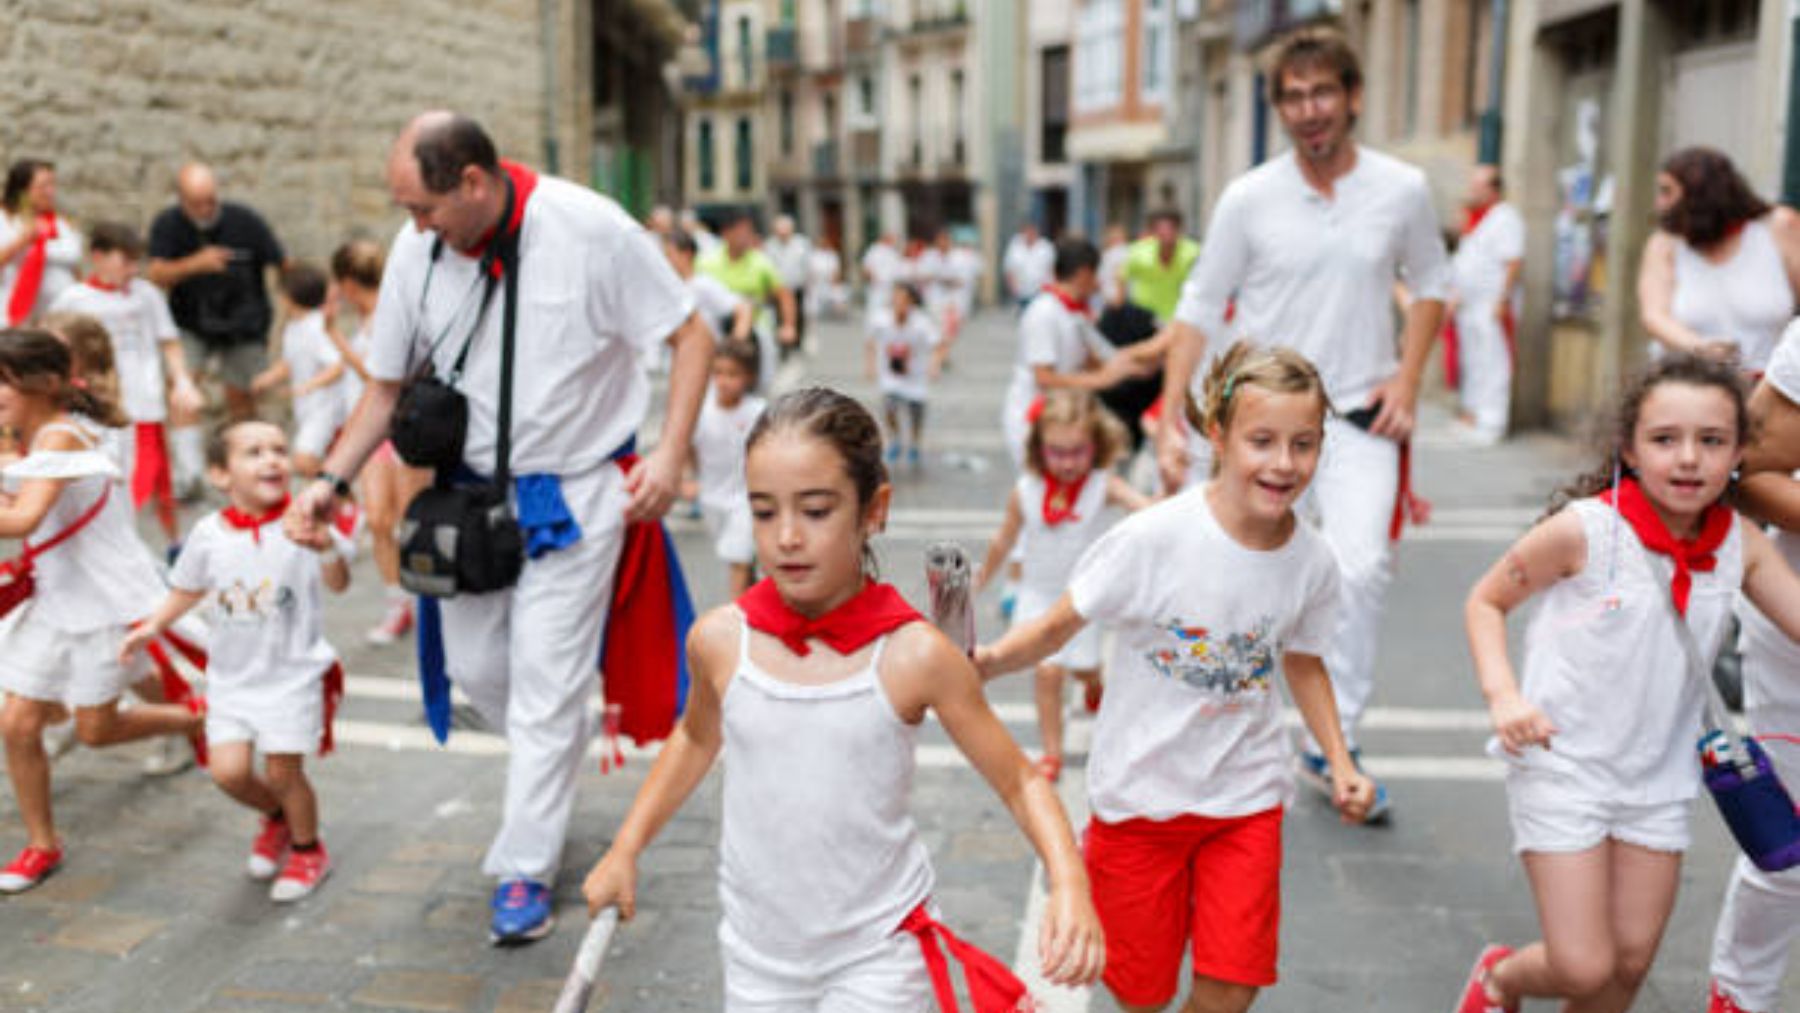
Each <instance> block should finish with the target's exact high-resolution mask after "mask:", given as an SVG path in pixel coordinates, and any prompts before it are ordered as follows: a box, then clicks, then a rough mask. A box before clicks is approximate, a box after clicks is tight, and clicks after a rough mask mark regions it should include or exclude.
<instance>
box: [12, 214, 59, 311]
mask: <svg viewBox="0 0 1800 1013" xmlns="http://www.w3.org/2000/svg"><path fill="white" fill-rule="evenodd" d="M33 225H35V226H36V228H37V230H38V232H37V236H36V238H34V239H32V241H31V245H30V246H28V247H26V248H25V256H24V258H23V259H22V260H20V261H19V276H18V277H17V278H15V279H14V280H13V290H12V298H10V299H8V300H7V301H6V324H7V326H8V327H17V326H18V325H19V324H20V323H21V322H23V321H24V319H25V318H26V317H28V316H30V315H31V308H32V307H33V306H36V305H37V297H38V290H39V289H40V288H42V287H43V284H44V265H45V264H46V263H47V262H48V261H49V250H48V247H49V246H50V240H52V239H55V238H56V214H55V212H49V213H46V214H41V215H38V216H37V218H36V219H35V220H34V221H33V222H31V223H27V227H31V226H33Z"/></svg>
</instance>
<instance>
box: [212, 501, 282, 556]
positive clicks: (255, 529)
mask: <svg viewBox="0 0 1800 1013" xmlns="http://www.w3.org/2000/svg"><path fill="white" fill-rule="evenodd" d="M287 508H288V497H286V496H283V497H281V502H280V503H277V504H275V505H274V506H272V507H270V508H269V509H268V510H266V511H264V512H262V513H260V514H247V513H245V512H243V511H242V510H239V509H238V508H237V507H234V506H228V507H226V508H225V509H223V510H221V511H219V519H220V520H223V521H224V522H225V526H226V527H228V528H232V529H234V530H237V531H248V532H250V538H251V540H252V541H255V542H256V543H257V544H258V545H261V544H262V529H263V528H265V527H267V526H269V525H270V524H273V523H275V522H276V521H278V520H280V519H281V518H282V515H284V514H286V513H287Z"/></svg>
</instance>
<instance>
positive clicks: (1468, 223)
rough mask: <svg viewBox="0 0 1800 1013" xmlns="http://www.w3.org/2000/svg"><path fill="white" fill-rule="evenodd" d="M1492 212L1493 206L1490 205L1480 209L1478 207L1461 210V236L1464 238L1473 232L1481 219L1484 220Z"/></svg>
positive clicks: (1484, 205)
mask: <svg viewBox="0 0 1800 1013" xmlns="http://www.w3.org/2000/svg"><path fill="white" fill-rule="evenodd" d="M1492 210H1494V205H1492V204H1483V205H1482V206H1481V207H1478V208H1475V207H1465V208H1463V227H1462V234H1463V235H1465V236H1466V235H1468V234H1469V233H1471V232H1474V231H1475V227H1476V226H1478V225H1480V224H1481V220H1482V219H1483V218H1486V217H1487V213H1488V212H1489V211H1492Z"/></svg>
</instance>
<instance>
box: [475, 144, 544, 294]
mask: <svg viewBox="0 0 1800 1013" xmlns="http://www.w3.org/2000/svg"><path fill="white" fill-rule="evenodd" d="M500 169H501V171H502V172H504V173H506V178H507V179H510V180H512V186H513V200H512V216H511V217H510V218H508V219H507V220H506V234H507V235H509V236H510V235H513V234H514V233H516V232H518V231H519V228H520V226H522V225H524V224H525V205H526V203H527V202H529V201H530V200H531V193H532V191H534V190H536V189H537V184H538V175H537V173H535V172H532V171H531V170H530V169H528V168H526V167H525V166H523V165H520V164H519V163H517V162H510V161H507V160H506V159H504V158H502V159H501V160H500ZM499 233H500V228H499V227H498V226H496V227H495V228H494V229H493V231H491V232H489V233H488V234H487V235H485V236H482V237H481V241H480V242H478V243H476V244H475V245H474V246H473V247H471V248H469V249H467V250H463V251H461V252H462V253H463V255H464V256H468V257H475V258H477V259H479V258H480V257H481V255H482V254H484V253H486V252H487V248H488V244H489V243H492V242H493V241H494V237H495V236H496V235H498V234H499ZM489 270H491V271H492V272H493V274H494V277H496V278H498V277H500V271H501V268H500V261H499V260H498V259H495V260H494V261H493V264H492V266H491V267H490V268H489Z"/></svg>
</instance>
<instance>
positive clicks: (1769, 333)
mask: <svg viewBox="0 0 1800 1013" xmlns="http://www.w3.org/2000/svg"><path fill="white" fill-rule="evenodd" d="M1656 215H1657V219H1656V221H1657V231H1656V233H1655V234H1654V235H1652V236H1651V237H1650V241H1649V242H1648V243H1646V244H1645V246H1644V259H1643V263H1642V264H1641V265H1640V267H1639V269H1638V304H1639V307H1640V309H1639V312H1640V314H1641V319H1642V320H1643V322H1644V330H1646V331H1648V332H1649V334H1650V337H1651V339H1652V341H1653V342H1654V344H1653V345H1652V346H1651V353H1652V354H1653V355H1659V354H1661V353H1662V352H1664V351H1672V352H1694V353H1697V354H1700V355H1705V356H1709V357H1712V358H1716V359H1725V360H1728V361H1733V362H1736V363H1737V364H1738V366H1739V367H1741V368H1742V369H1743V370H1744V371H1746V372H1748V373H1753V374H1755V373H1761V372H1762V371H1763V369H1764V367H1765V366H1767V364H1768V361H1769V355H1770V353H1771V352H1773V351H1774V350H1775V342H1776V340H1777V339H1778V338H1779V337H1780V336H1781V329H1782V328H1783V327H1785V326H1786V325H1787V322H1788V321H1789V320H1792V319H1793V318H1794V312H1795V308H1796V305H1800V215H1796V213H1795V212H1794V211H1793V210H1791V209H1789V208H1772V207H1770V205H1769V204H1768V203H1766V202H1765V201H1763V200H1762V198H1760V197H1758V196H1757V195H1756V194H1755V192H1753V191H1752V190H1751V189H1750V184H1749V183H1747V182H1745V181H1744V177H1743V176H1742V175H1741V174H1740V173H1739V172H1738V170H1737V167H1736V166H1734V165H1732V164H1731V159H1729V158H1727V157H1725V155H1724V154H1722V153H1720V152H1718V151H1715V150H1713V149H1712V148H1684V149H1682V150H1680V151H1677V152H1675V153H1674V154H1672V155H1670V156H1669V157H1668V158H1667V159H1666V160H1665V161H1664V162H1663V164H1662V169H1661V170H1660V171H1659V172H1658V173H1657V174H1656Z"/></svg>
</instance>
